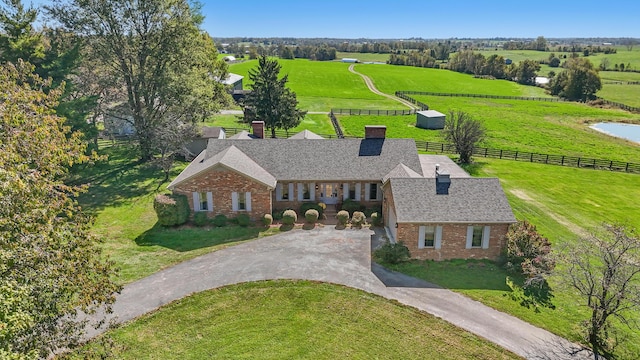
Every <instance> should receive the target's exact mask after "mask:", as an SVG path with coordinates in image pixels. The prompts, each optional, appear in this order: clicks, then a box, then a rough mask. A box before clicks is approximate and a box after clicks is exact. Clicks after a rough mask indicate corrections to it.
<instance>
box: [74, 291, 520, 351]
mask: <svg viewBox="0 0 640 360" xmlns="http://www.w3.org/2000/svg"><path fill="white" fill-rule="evenodd" d="M108 336H109V338H111V339H113V343H114V346H113V354H111V355H110V357H114V358H118V359H256V358H259V359H487V360H488V359H519V358H520V357H518V356H516V355H514V354H512V353H510V352H508V351H506V350H504V349H502V348H500V347H498V346H497V345H495V344H492V343H490V342H488V341H486V340H484V339H482V338H479V337H477V336H475V335H473V334H471V333H468V332H466V331H464V330H462V329H460V328H457V327H455V326H453V325H451V324H449V323H447V322H445V321H443V320H441V319H439V318H437V317H435V316H431V315H428V314H426V313H422V312H420V311H418V310H416V309H414V308H411V307H408V306H403V305H400V304H399V303H398V302H395V301H389V300H386V299H384V298H381V297H379V296H376V295H372V294H369V293H365V292H363V291H360V290H355V289H350V288H346V287H343V286H339V285H332V284H324V283H315V282H309V281H285V280H282V281H266V282H255V283H245V284H239V285H232V286H228V287H223V288H220V289H215V290H210V291H205V292H201V293H198V294H195V295H192V296H190V297H187V298H185V299H182V300H178V301H176V302H174V303H172V304H170V305H167V306H165V307H163V308H162V309H161V310H159V311H156V312H154V313H151V314H148V315H145V316H142V317H141V318H140V319H139V320H137V321H134V322H133V323H130V324H127V325H125V326H123V327H122V328H119V329H117V330H115V331H111V332H110V333H109V334H108ZM99 351H100V349H99V347H98V346H94V347H88V348H85V349H84V353H78V354H76V355H75V358H82V357H97V355H98V354H99ZM87 355H88V356H87ZM70 357H71V358H74V356H70Z"/></svg>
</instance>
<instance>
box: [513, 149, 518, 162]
mask: <svg viewBox="0 0 640 360" xmlns="http://www.w3.org/2000/svg"><path fill="white" fill-rule="evenodd" d="M514 160H518V151H516V157H515V159H514Z"/></svg>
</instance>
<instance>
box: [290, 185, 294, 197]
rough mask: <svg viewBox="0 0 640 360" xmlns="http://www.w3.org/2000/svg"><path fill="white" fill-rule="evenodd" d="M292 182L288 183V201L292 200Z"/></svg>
mask: <svg viewBox="0 0 640 360" xmlns="http://www.w3.org/2000/svg"><path fill="white" fill-rule="evenodd" d="M293 199H294V197H293V183H289V201H293Z"/></svg>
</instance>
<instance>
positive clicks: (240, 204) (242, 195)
mask: <svg viewBox="0 0 640 360" xmlns="http://www.w3.org/2000/svg"><path fill="white" fill-rule="evenodd" d="M231 210H233V211H251V193H250V192H233V193H231Z"/></svg>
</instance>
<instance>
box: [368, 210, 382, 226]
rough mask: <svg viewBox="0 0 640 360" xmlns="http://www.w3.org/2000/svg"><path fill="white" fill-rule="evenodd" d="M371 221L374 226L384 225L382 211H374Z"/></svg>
mask: <svg viewBox="0 0 640 360" xmlns="http://www.w3.org/2000/svg"><path fill="white" fill-rule="evenodd" d="M371 223H372V224H373V226H382V216H380V213H378V212H374V213H373V214H371Z"/></svg>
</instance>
